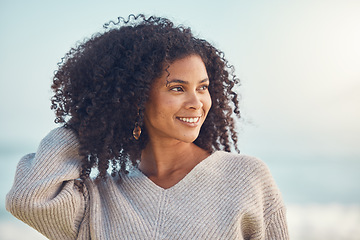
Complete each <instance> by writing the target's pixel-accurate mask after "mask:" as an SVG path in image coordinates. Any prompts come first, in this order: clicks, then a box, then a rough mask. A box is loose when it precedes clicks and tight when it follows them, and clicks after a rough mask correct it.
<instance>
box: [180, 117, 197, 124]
mask: <svg viewBox="0 0 360 240" xmlns="http://www.w3.org/2000/svg"><path fill="white" fill-rule="evenodd" d="M178 119H179V120H180V121H182V122H186V123H198V122H199V120H200V117H178Z"/></svg>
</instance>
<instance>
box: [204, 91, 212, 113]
mask: <svg viewBox="0 0 360 240" xmlns="http://www.w3.org/2000/svg"><path fill="white" fill-rule="evenodd" d="M204 106H205V108H206V110H207V111H209V110H210V108H211V106H212V101H211V96H210V94H208V95H207V97H206V100H205V102H204Z"/></svg>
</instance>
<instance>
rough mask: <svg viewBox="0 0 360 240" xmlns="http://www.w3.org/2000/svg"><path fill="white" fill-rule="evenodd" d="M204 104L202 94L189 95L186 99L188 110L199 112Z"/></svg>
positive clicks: (193, 93)
mask: <svg viewBox="0 0 360 240" xmlns="http://www.w3.org/2000/svg"><path fill="white" fill-rule="evenodd" d="M203 105H204V104H203V102H202V98H201V94H199V93H197V92H192V93H188V96H187V99H186V108H188V109H194V110H198V109H201V108H202V107H203Z"/></svg>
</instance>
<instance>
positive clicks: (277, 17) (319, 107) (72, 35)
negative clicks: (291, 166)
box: [0, 0, 360, 161]
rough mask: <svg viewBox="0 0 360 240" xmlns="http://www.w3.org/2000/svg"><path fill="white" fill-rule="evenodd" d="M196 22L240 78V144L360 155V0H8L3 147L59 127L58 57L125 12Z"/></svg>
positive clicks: (249, 149) (264, 153) (263, 149)
mask: <svg viewBox="0 0 360 240" xmlns="http://www.w3.org/2000/svg"><path fill="white" fill-rule="evenodd" d="M130 13H135V14H137V13H145V14H148V15H149V14H156V15H158V16H165V17H168V18H170V19H172V20H174V21H175V22H176V23H178V24H184V25H187V26H190V27H191V28H192V29H193V31H194V32H195V34H196V35H198V36H200V37H202V38H205V39H207V40H209V41H210V42H211V43H213V44H214V45H215V46H216V47H218V48H220V49H221V50H223V51H224V52H225V56H226V57H227V58H228V59H229V61H230V63H232V64H233V65H234V66H235V69H236V73H237V76H238V77H239V78H240V80H241V86H240V87H239V89H238V92H239V93H240V94H241V96H242V100H241V109H242V114H243V118H242V120H241V121H240V123H239V126H240V128H241V131H240V149H241V150H242V152H243V153H246V154H251V155H256V156H259V157H261V158H262V159H266V158H272V159H275V158H283V157H289V161H291V159H292V157H294V158H296V157H298V156H303V157H304V158H307V159H309V160H311V158H314V157H319V156H320V157H323V158H326V157H331V158H333V157H341V158H344V160H346V159H358V160H359V161H360V124H359V123H360V14H359V13H360V1H358V0H353V1H351V0H338V1H335V0H302V1H300V0H298V1H291V0H272V1H267V0H259V1H258V0H253V1H239V0H233V1H225V0H224V1H214V2H211V1H204V0H201V1H194V0H192V1H188V0H182V1H171V2H170V1H144V0H141V1H126V2H125V1H106V0H105V1H101V3H100V1H69V0H63V1H25V0H22V1H11V0H7V1H4V0H0V150H4V149H10V148H13V147H14V146H21V147H26V148H33V149H34V150H35V149H36V146H37V145H38V142H39V141H40V139H41V138H42V137H43V136H44V135H45V134H46V133H47V132H48V131H49V130H50V129H52V128H54V127H55V124H54V123H53V118H54V114H53V113H52V111H51V110H50V101H49V99H50V97H51V91H50V84H51V78H52V75H53V72H54V71H55V70H56V67H57V65H56V63H57V62H59V61H60V59H61V57H62V56H63V55H64V54H65V53H66V52H67V51H68V50H69V49H70V48H71V47H72V46H74V45H75V43H76V42H77V41H79V40H82V39H83V38H85V37H88V36H90V35H91V34H93V33H95V32H97V31H101V30H102V25H103V24H104V23H106V22H108V21H109V20H115V19H116V18H117V17H118V16H127V15H129V14H130Z"/></svg>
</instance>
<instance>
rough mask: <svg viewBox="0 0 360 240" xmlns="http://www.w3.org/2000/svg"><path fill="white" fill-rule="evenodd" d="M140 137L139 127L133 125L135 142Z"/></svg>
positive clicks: (136, 124)
mask: <svg viewBox="0 0 360 240" xmlns="http://www.w3.org/2000/svg"><path fill="white" fill-rule="evenodd" d="M140 135H141V128H140V127H139V125H138V123H135V127H134V130H133V137H134V138H135V140H139V138H140Z"/></svg>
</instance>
